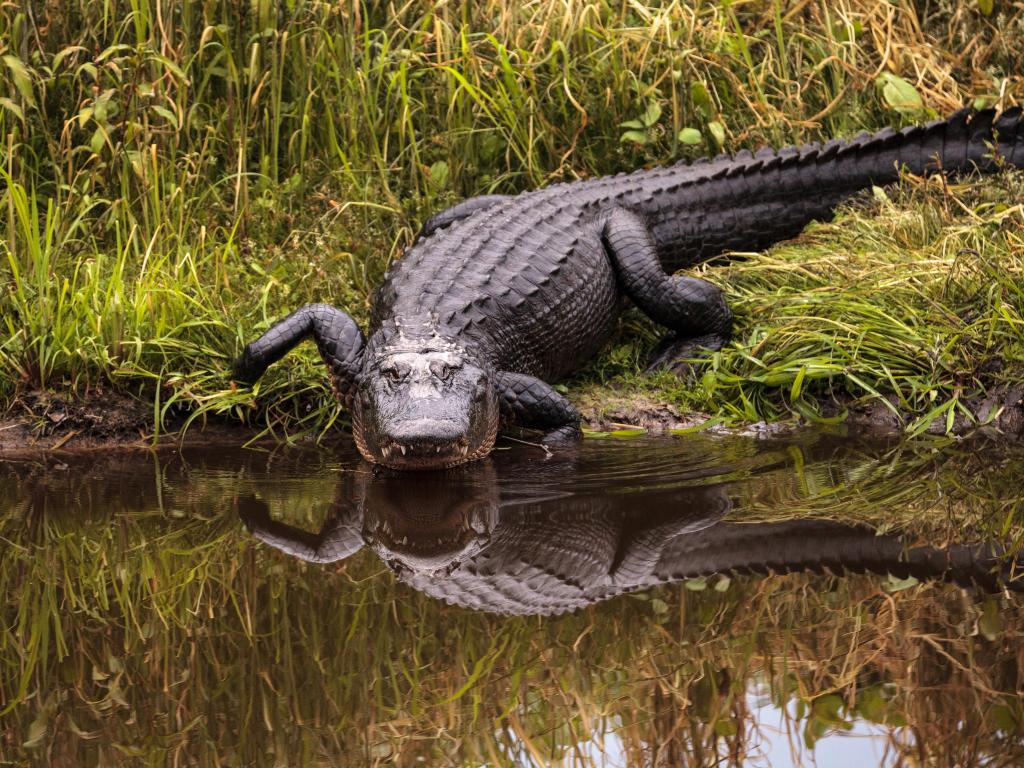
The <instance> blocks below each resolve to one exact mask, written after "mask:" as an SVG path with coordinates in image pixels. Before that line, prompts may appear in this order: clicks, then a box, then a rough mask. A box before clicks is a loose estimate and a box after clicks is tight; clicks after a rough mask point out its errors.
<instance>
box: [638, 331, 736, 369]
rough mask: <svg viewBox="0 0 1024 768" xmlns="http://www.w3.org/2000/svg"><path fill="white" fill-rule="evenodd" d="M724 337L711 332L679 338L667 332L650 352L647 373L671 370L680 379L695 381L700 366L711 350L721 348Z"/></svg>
mask: <svg viewBox="0 0 1024 768" xmlns="http://www.w3.org/2000/svg"><path fill="white" fill-rule="evenodd" d="M724 343H725V339H724V338H722V336H721V335H719V334H715V333H711V334H706V335H704V336H695V337H691V338H688V339H680V338H679V336H678V335H677V334H676V333H674V332H673V333H669V334H667V335H666V336H665V338H663V339H662V340H661V342H659V344H658V346H657V347H655V348H654V351H653V352H652V353H651V360H650V363H649V364H648V365H647V373H653V372H654V371H664V370H668V371H672V373H674V374H676V376H678V377H680V378H681V379H686V380H692V381H696V379H697V376H698V375H699V373H700V370H701V368H703V366H705V365H706V364H707V363H708V358H709V357H710V356H711V354H712V353H713V352H717V351H718V350H720V349H721V348H722V345H723V344H724Z"/></svg>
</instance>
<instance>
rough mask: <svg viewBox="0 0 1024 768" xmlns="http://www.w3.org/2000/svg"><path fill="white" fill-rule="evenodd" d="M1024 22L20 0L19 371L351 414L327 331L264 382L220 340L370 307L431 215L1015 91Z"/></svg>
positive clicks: (6, 72)
mask: <svg viewBox="0 0 1024 768" xmlns="http://www.w3.org/2000/svg"><path fill="white" fill-rule="evenodd" d="M1022 19H1024V11H1021V10H1020V9H1017V8H1009V7H1006V8H1004V7H1000V8H998V9H997V11H995V12H991V11H988V10H987V9H986V8H985V7H984V4H976V3H967V2H963V3H947V4H936V7H935V8H931V7H930V6H928V7H926V9H924V10H918V9H916V8H915V7H913V6H911V5H910V4H895V5H894V4H892V3H887V2H882V0H856V1H855V2H850V3H846V4H844V5H841V6H838V7H837V6H835V5H834V4H831V3H825V2H812V3H797V4H795V5H793V6H788V5H785V4H782V3H776V4H769V5H763V4H761V5H758V4H753V5H751V4H738V5H737V4H731V3H720V4H710V5H707V4H705V5H695V6H693V7H691V6H686V5H679V4H670V5H668V6H664V7H662V6H658V5H654V4H650V5H644V4H637V3H634V4H631V5H630V6H628V7H623V8H619V7H613V6H605V5H598V6H594V5H592V4H586V3H581V2H576V1H575V0H573V2H567V3H563V4H559V5H557V6H554V7H552V8H544V9H543V12H541V9H539V7H535V6H531V5H525V6H524V5H522V4H513V3H507V2H505V1H504V0H477V2H474V3H470V4H461V5H452V4H443V5H441V6H437V7H432V6H431V7H427V6H419V5H415V4H412V5H405V6H402V7H401V8H397V9H396V8H390V7H387V8H386V7H383V6H381V7H378V6H376V5H372V4H370V5H364V4H360V3H351V4H345V5H340V6H339V5H331V4H323V3H312V2H296V3H293V4H290V5H287V6H280V5H275V4H273V3H269V2H265V1H264V0H260V2H256V3H249V4H243V6H237V5H236V4H233V3H228V2H213V3H208V2H204V3H200V2H198V1H197V0H188V1H187V2H183V3H178V4H174V5H173V6H166V5H165V4H163V3H160V2H156V0H130V1H129V0H113V2H109V3H106V4H103V5H99V6H98V5H96V4H94V3H89V2H85V1H84V0H72V1H71V2H67V3H62V4H59V5H51V6H47V7H46V8H45V9H38V8H37V7H35V6H31V7H30V6H22V5H16V4H15V5H7V6H4V7H3V8H0V93H3V94H5V95H4V96H3V97H2V98H0V139H2V141H0V168H2V169H3V171H4V173H5V176H4V177H3V179H4V182H3V185H2V186H3V190H2V191H0V210H3V211H4V221H3V224H2V228H3V233H4V236H3V238H2V245H0V249H2V258H0V280H2V281H3V283H4V285H5V286H6V288H5V290H4V291H3V292H2V293H0V317H2V319H3V328H4V334H5V335H4V338H0V397H2V398H3V400H4V402H5V403H10V402H12V401H13V400H14V399H15V398H17V396H18V394H19V393H20V392H24V391H26V390H30V389H41V388H52V389H56V390H62V391H71V392H74V391H81V390H82V389H83V388H88V387H90V386H92V384H94V383H96V382H103V383H109V382H114V383H116V384H117V385H118V386H120V387H122V388H124V389H126V390H128V391H131V392H134V393H136V394H138V395H139V396H140V397H144V398H146V399H148V400H150V401H152V402H153V403H154V413H155V415H156V421H157V426H159V422H160V421H161V418H162V417H161V414H164V413H167V407H169V405H170V404H173V403H179V404H186V405H188V406H189V407H190V408H191V409H192V410H193V413H194V414H196V415H197V416H201V415H203V414H205V413H208V412H221V413H232V414H234V415H235V416H237V417H248V418H251V419H253V420H256V421H259V422H261V423H264V424H266V425H270V426H275V427H276V426H283V427H287V428H288V429H294V428H296V427H298V426H299V425H302V424H305V425H307V426H309V427H310V428H316V429H323V428H324V427H325V426H326V425H328V424H330V423H332V422H333V421H334V420H335V419H336V418H337V416H338V411H337V408H336V407H335V406H334V405H333V404H332V403H331V402H330V400H329V398H328V397H327V396H326V390H323V389H322V386H321V385H322V382H323V380H324V374H323V372H322V371H320V370H319V368H318V366H317V365H316V363H315V360H314V358H313V356H312V354H311V353H310V352H309V351H307V353H306V354H305V355H299V356H298V357H297V358H296V360H297V362H296V364H295V365H294V366H291V367H289V368H288V370H279V371H273V372H272V373H271V375H270V376H269V377H268V378H267V379H266V381H264V382H262V383H261V385H260V388H259V390H258V392H257V395H255V396H254V394H253V393H252V392H250V391H249V390H238V389H236V388H235V387H234V386H232V385H231V384H230V383H229V382H228V381H227V378H226V376H225V371H226V363H227V361H228V360H229V359H230V358H231V357H232V356H233V355H234V354H235V353H236V352H237V351H238V350H239V348H240V346H241V343H242V341H243V339H246V338H249V337H251V336H252V335H253V334H255V333H258V332H259V331H260V330H261V329H263V328H265V327H266V325H267V324H268V323H269V322H270V321H271V320H272V319H273V318H275V317H277V316H280V315H282V314H284V313H286V312H287V311H289V310H290V309H292V308H294V307H295V306H296V305H299V304H301V303H304V302H308V301H318V300H325V301H332V302H334V303H337V304H339V305H342V306H344V307H345V308H346V309H347V310H349V311H350V312H352V313H353V314H355V315H356V316H357V317H363V316H365V310H366V306H367V303H368V301H369V297H370V295H371V293H372V290H373V288H374V286H375V285H376V283H377V282H378V281H379V279H380V275H381V274H382V272H383V269H384V268H385V266H386V265H387V263H388V261H389V260H391V259H393V258H396V257H398V256H399V255H400V253H401V250H402V248H403V247H404V246H405V245H407V244H408V243H409V242H410V240H411V238H412V236H413V233H414V232H415V231H416V229H417V227H418V224H419V222H421V221H422V220H423V219H424V218H425V217H426V216H427V215H428V214H429V213H431V212H433V211H435V210H437V209H439V208H442V207H444V206H445V205H447V204H449V203H451V202H454V201H455V200H457V199H458V198H461V197H464V196H468V195H472V194H479V193H482V192H515V191H519V190H522V189H525V188H529V187H534V186H537V185H542V184H545V183H550V182H552V181H556V180H564V179H572V178H577V177H582V176H592V175H595V174H602V173H610V172H614V171H618V170H624V169H633V168H636V167H638V166H643V165H647V164H653V163H662V162H668V161H672V160H676V159H679V158H685V157H689V158H693V157H696V156H699V155H703V154H707V153H713V152H717V151H719V150H722V149H724V150H727V151H732V150H736V149H739V148H741V147H747V146H756V145H758V144H761V143H772V144H782V143H786V142H800V141H804V140H808V139H818V138H824V137H829V136H833V135H849V134H851V133H853V132H855V131H856V130H859V129H862V128H877V127H880V126H882V125H886V124H892V123H902V122H905V121H909V120H917V119H923V118H925V117H927V116H929V115H933V114H944V113H947V112H949V111H951V110H952V109H954V108H956V107H959V106H961V105H962V104H963V103H965V102H972V103H976V104H979V105H980V104H992V105H996V106H999V107H1005V106H1008V105H1010V104H1012V103H1015V102H1017V101H1019V100H1020V95H1021V93H1022V92H1024V79H1022V78H1021V76H1020V73H1019V67H1018V66H1017V65H1018V63H1019V61H1020V59H1021V55H1022V54H1024V45H1022V43H1021V41H1022V40H1024V34H1021V30H1022V27H1024V21H1022ZM730 279H731V277H730ZM737 279H739V276H738V275H737ZM747 284H748V285H750V286H751V289H752V287H753V284H752V283H747ZM734 298H739V299H740V302H741V303H742V302H743V301H745V299H743V297H742V296H734ZM741 309H742V308H741ZM767 343H768V344H769V345H770V344H772V343H773V342H771V341H768V342H767ZM763 352H764V348H759V349H758V351H757V352H755V353H754V356H755V357H760V356H762V354H763ZM780 354H790V353H788V352H787V353H780ZM633 359H634V361H635V360H636V359H637V356H636V355H634V356H633ZM771 365H775V364H774V363H771ZM635 367H636V366H635V363H634V369H635ZM755 367H756V366H755ZM740 370H741V369H740V368H736V369H735V371H737V373H735V374H734V375H740V374H739V373H738V371H740ZM808 370H810V368H808ZM757 375H761V374H760V373H758V374H757ZM805 376H806V374H805ZM763 383H764V382H760V381H757V380H752V381H751V382H749V383H735V382H734V383H731V384H730V383H728V382H727V381H726V379H725V378H723V379H722V380H721V381H720V382H719V384H718V385H716V386H715V388H714V389H708V391H707V392H706V393H705V397H704V402H705V403H708V402H712V401H713V402H715V403H718V404H719V405H718V406H716V407H720V409H722V410H724V411H728V412H729V413H734V414H737V415H741V416H742V417H743V418H749V417H751V416H752V414H754V413H757V414H761V415H765V414H768V413H777V412H780V411H779V408H778V404H777V402H775V403H774V404H773V403H771V402H770V401H771V400H772V398H771V397H770V396H769V395H761V394H756V395H754V396H753V400H752V401H750V404H749V406H748V405H747V404H746V403H744V401H743V397H746V398H748V400H749V397H748V395H747V390H753V389H756V388H757V387H758V386H759V385H761V384H763ZM741 392H742V393H743V397H740V396H739V395H740V393H741ZM902 396H904V395H902V394H901V397H902ZM796 399H797V400H799V398H796ZM911 399H913V398H911Z"/></svg>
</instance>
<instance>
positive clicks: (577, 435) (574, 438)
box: [540, 424, 583, 448]
mask: <svg viewBox="0 0 1024 768" xmlns="http://www.w3.org/2000/svg"><path fill="white" fill-rule="evenodd" d="M582 437H583V432H582V430H580V426H579V424H566V425H565V426H564V427H559V428H558V429H552V430H551V431H550V432H547V433H546V434H545V435H544V437H543V438H542V439H541V441H540V442H541V444H542V445H544V446H546V447H547V448H566V447H569V446H572V445H575V444H576V443H578V442H579V441H580V439H581V438H582Z"/></svg>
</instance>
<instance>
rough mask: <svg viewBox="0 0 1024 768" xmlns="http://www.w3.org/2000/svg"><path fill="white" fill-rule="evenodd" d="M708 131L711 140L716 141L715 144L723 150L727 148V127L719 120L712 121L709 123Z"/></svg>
mask: <svg viewBox="0 0 1024 768" xmlns="http://www.w3.org/2000/svg"><path fill="white" fill-rule="evenodd" d="M708 131H709V132H710V133H711V138H713V139H714V140H715V144H717V145H718V148H719V149H721V148H722V147H724V146H725V126H724V125H722V124H721V123H720V122H718V121H717V120H712V121H711V122H710V123H708Z"/></svg>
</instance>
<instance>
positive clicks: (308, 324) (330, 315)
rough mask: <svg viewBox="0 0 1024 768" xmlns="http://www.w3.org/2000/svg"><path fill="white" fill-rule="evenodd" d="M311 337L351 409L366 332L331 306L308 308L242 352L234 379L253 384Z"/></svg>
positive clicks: (295, 313) (290, 316)
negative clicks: (296, 346) (364, 333)
mask: <svg viewBox="0 0 1024 768" xmlns="http://www.w3.org/2000/svg"><path fill="white" fill-rule="evenodd" d="M310 336H312V337H313V340H314V341H315V342H316V346H317V349H318V350H320V356H321V357H322V358H323V359H324V362H325V363H327V365H328V367H330V369H331V374H332V380H333V383H334V384H335V386H336V387H337V388H338V394H339V396H340V397H341V398H342V399H343V400H344V401H345V404H346V405H349V404H350V401H351V397H352V395H353V394H354V392H355V378H356V374H358V373H359V368H360V364H361V361H362V357H363V345H364V343H365V342H364V339H363V332H362V331H361V330H359V326H357V325H356V323H355V321H354V320H353V319H352V318H351V317H349V316H348V315H346V314H345V313H344V312H342V311H341V310H340V309H336V308H334V307H332V306H330V305H328V304H307V305H306V306H304V307H302V308H301V309H298V310H296V311H295V312H292V314H290V315H288V317H286V318H284V319H283V320H280V321H278V322H277V323H274V325H272V326H271V327H270V330H269V331H267V332H266V333H264V334H263V335H262V336H260V337H259V338H258V339H256V341H254V342H252V343H251V344H247V345H246V347H245V349H244V350H242V354H241V356H240V357H239V358H238V359H237V360H235V362H234V364H233V365H232V366H231V374H232V378H234V379H235V380H236V381H241V382H245V383H247V384H252V383H253V382H255V381H256V380H257V379H258V378H259V377H260V376H262V375H263V372H264V371H266V370H267V368H268V367H270V366H271V365H273V364H274V363H276V362H277V361H278V360H280V359H281V358H282V357H284V356H285V355H286V354H288V352H290V351H291V350H292V348H293V347H295V345H296V344H298V343H299V342H301V341H302V340H303V339H306V338H308V337H310Z"/></svg>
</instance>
